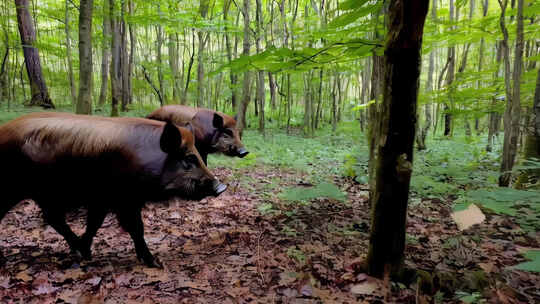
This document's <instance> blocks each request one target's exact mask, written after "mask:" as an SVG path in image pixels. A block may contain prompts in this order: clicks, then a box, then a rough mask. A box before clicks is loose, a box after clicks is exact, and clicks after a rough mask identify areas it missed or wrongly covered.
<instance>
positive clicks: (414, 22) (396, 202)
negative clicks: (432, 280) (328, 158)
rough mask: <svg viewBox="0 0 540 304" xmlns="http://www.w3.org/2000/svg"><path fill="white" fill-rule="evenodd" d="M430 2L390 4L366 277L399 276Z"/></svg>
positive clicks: (411, 0) (407, 0) (395, 0)
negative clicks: (423, 39) (423, 41)
mask: <svg viewBox="0 0 540 304" xmlns="http://www.w3.org/2000/svg"><path fill="white" fill-rule="evenodd" d="M428 7H429V1H428V0H391V1H390V7H389V14H388V17H389V28H388V39H387V45H386V50H385V56H384V58H385V67H384V75H385V76H384V87H383V90H384V91H383V100H382V107H381V119H380V124H379V125H380V127H379V134H380V137H379V140H378V141H377V150H378V155H379V157H378V158H377V167H376V179H377V186H376V190H375V192H374V193H373V194H374V197H373V198H372V202H373V205H372V222H371V236H370V243H369V250H368V257H367V263H366V264H367V267H368V274H370V275H372V276H375V277H383V276H384V275H385V274H388V275H390V274H394V275H399V274H400V273H401V271H402V269H403V265H404V250H405V227H406V218H407V203H408V198H409V184H410V180H411V174H412V162H413V146H414V133H415V130H416V127H415V122H416V104H417V98H418V85H419V77H420V66H421V62H422V61H421V57H420V51H421V46H422V35H423V28H424V21H425V18H426V15H427V11H428Z"/></svg>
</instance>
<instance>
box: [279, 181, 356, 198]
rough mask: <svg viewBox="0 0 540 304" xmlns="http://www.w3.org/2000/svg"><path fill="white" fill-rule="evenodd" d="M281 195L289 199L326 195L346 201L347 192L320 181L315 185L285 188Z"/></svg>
mask: <svg viewBox="0 0 540 304" xmlns="http://www.w3.org/2000/svg"><path fill="white" fill-rule="evenodd" d="M280 196H281V197H282V198H283V199H285V200H289V201H310V200H312V199H315V198H320V197H326V198H331V199H335V200H338V201H345V198H346V196H345V194H344V193H343V192H341V190H339V188H338V187H336V185H334V184H330V183H326V182H323V183H320V184H319V185H317V186H315V187H309V188H304V187H296V188H289V189H285V190H284V191H283V192H281V194H280Z"/></svg>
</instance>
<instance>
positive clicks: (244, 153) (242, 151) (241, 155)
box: [236, 147, 249, 158]
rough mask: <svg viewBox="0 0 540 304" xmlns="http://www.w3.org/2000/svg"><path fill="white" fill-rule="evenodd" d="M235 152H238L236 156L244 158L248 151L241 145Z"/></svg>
mask: <svg viewBox="0 0 540 304" xmlns="http://www.w3.org/2000/svg"><path fill="white" fill-rule="evenodd" d="M236 153H237V154H238V157H240V158H244V157H245V156H246V155H248V154H249V151H248V150H246V148H244V147H242V148H240V149H238V151H236Z"/></svg>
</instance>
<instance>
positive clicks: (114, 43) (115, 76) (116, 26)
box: [109, 0, 122, 117]
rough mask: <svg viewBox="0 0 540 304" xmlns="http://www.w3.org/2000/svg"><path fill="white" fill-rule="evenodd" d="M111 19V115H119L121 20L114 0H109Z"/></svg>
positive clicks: (120, 94) (120, 93) (120, 97)
mask: <svg viewBox="0 0 540 304" xmlns="http://www.w3.org/2000/svg"><path fill="white" fill-rule="evenodd" d="M109 14H110V15H109V20H110V22H111V34H112V39H111V116H113V117H115V116H118V103H119V102H120V101H121V99H122V92H121V87H122V77H121V74H122V68H121V60H120V56H122V55H121V54H122V53H121V50H120V48H121V43H122V41H121V35H120V20H119V14H118V12H117V8H116V5H115V3H114V0H109Z"/></svg>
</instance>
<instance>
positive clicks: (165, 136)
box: [159, 121, 182, 154]
mask: <svg viewBox="0 0 540 304" xmlns="http://www.w3.org/2000/svg"><path fill="white" fill-rule="evenodd" d="M159 146H160V147H161V150H162V151H163V152H165V153H169V154H170V153H179V152H181V151H182V134H181V133H180V130H178V128H177V127H176V126H175V125H174V124H172V123H171V122H169V121H167V122H166V123H165V126H164V127H163V133H162V134H161V138H160V139H159Z"/></svg>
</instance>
